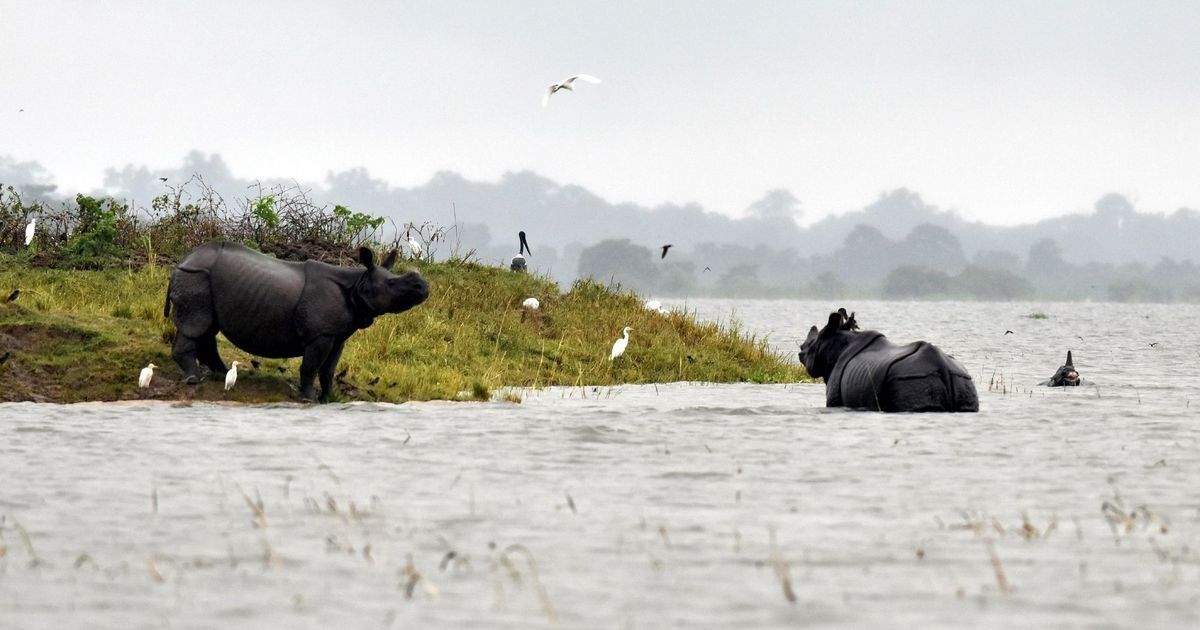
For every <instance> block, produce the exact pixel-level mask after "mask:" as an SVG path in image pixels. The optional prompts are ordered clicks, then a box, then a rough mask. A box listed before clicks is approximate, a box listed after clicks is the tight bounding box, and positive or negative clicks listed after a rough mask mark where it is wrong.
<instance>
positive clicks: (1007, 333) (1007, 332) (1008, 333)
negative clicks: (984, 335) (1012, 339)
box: [1004, 330, 1013, 335]
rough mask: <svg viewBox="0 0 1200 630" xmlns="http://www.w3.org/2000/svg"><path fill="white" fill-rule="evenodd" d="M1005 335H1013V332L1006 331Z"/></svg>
mask: <svg viewBox="0 0 1200 630" xmlns="http://www.w3.org/2000/svg"><path fill="white" fill-rule="evenodd" d="M1004 334H1006V335H1011V334H1013V331H1011V330H1006V331H1004Z"/></svg>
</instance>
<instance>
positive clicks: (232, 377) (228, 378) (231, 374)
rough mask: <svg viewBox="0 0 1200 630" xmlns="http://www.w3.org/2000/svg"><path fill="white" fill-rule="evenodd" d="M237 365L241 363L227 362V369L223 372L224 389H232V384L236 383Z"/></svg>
mask: <svg viewBox="0 0 1200 630" xmlns="http://www.w3.org/2000/svg"><path fill="white" fill-rule="evenodd" d="M239 365H241V363H238V362H237V361H234V362H233V363H230V364H229V371H228V372H226V373H225V391H229V390H231V389H233V386H234V384H235V383H237V366H239Z"/></svg>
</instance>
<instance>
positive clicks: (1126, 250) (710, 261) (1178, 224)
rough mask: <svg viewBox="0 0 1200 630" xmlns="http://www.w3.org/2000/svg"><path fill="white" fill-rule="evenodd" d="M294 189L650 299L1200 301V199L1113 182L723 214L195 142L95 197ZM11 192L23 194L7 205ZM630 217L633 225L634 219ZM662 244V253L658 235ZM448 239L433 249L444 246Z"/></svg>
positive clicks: (129, 209)
mask: <svg viewBox="0 0 1200 630" xmlns="http://www.w3.org/2000/svg"><path fill="white" fill-rule="evenodd" d="M0 184H3V185H4V186H5V187H6V188H8V187H11V188H12V190H11V191H10V194H9V196H8V197H6V199H7V200H8V201H6V203H4V204H3V207H0V214H4V213H7V214H15V213H20V214H22V215H29V214H31V213H34V214H36V212H37V211H38V209H39V208H46V209H52V208H55V207H59V206H62V205H63V204H67V203H73V202H75V200H76V197H75V195H74V194H73V193H72V194H68V193H67V192H65V191H61V190H59V189H58V187H57V186H56V185H55V184H54V177H53V174H52V173H49V172H47V171H46V169H44V168H43V167H42V166H41V165H39V164H38V163H36V162H18V161H15V160H14V159H12V158H11V157H2V156H0ZM282 190H288V191H293V192H294V193H296V194H300V195H303V196H304V197H306V198H308V199H311V200H312V201H313V202H314V203H318V204H326V205H328V206H335V205H336V206H338V207H340V208H342V209H347V208H348V209H349V210H351V211H353V212H354V213H355V215H356V216H359V217H367V218H377V219H386V220H387V223H386V224H384V223H383V222H382V221H375V222H374V223H372V222H369V221H368V222H367V224H368V225H371V226H373V227H377V228H378V229H380V230H384V231H386V230H391V231H393V232H394V231H396V230H399V229H402V228H403V226H414V225H426V226H433V228H434V229H439V230H443V231H444V232H445V233H446V234H448V235H449V236H450V238H451V239H452V240H453V241H454V242H453V244H452V246H453V248H454V251H455V252H459V253H462V252H472V253H473V255H474V256H475V258H477V259H478V260H479V261H481V262H484V263H488V264H496V265H506V264H507V262H508V260H509V258H510V257H512V256H513V255H514V254H516V253H517V249H518V243H517V232H518V231H520V230H523V231H525V232H527V233H528V235H529V242H530V246H531V248H532V254H531V255H530V256H529V266H530V268H531V270H532V271H534V272H537V273H540V274H543V275H545V276H548V277H550V278H552V279H554V280H557V281H559V282H562V283H570V282H572V281H574V280H575V279H577V278H586V277H591V278H593V279H595V280H597V281H601V282H605V283H613V284H619V285H621V286H623V287H626V288H631V289H634V290H636V291H638V292H640V293H643V294H648V295H649V294H652V295H661V296H679V297H684V296H697V297H698V296H719V297H780V298H784V297H807V298H886V299H901V300H903V299H978V300H1026V299H1046V300H1093V301H1116V302H1138V301H1145V302H1175V301H1180V302H1197V301H1200V268H1198V267H1197V264H1196V261H1194V260H1193V252H1194V251H1195V247H1194V246H1193V243H1195V242H1197V241H1200V211H1197V210H1195V209H1190V208H1178V209H1172V210H1171V211H1169V212H1168V211H1165V210H1166V209H1161V208H1154V209H1141V210H1142V211H1139V209H1138V208H1135V207H1134V204H1133V203H1132V202H1131V201H1130V200H1129V199H1128V198H1126V197H1125V196H1122V195H1121V194H1117V193H1111V194H1107V195H1105V196H1103V197H1102V198H1100V199H1099V200H1097V201H1096V202H1095V204H1094V207H1093V209H1092V211H1091V212H1087V213H1074V214H1072V213H1064V214H1061V215H1060V216H1057V217H1054V218H1049V219H1044V220H1041V221H1039V222H1037V223H1032V224H1026V225H1018V226H1011V227H1005V226H994V225H987V224H983V223H979V222H972V221H968V220H965V219H963V218H962V217H960V216H958V215H957V214H956V213H955V212H954V211H952V210H945V209H941V208H938V207H937V206H935V205H933V204H931V203H928V202H926V201H925V200H923V199H922V198H921V196H920V194H919V193H918V192H916V191H911V190H906V189H897V190H892V191H887V192H882V193H879V194H878V197H877V198H876V199H875V200H874V201H873V202H871V203H870V204H868V205H866V206H865V207H863V208H861V209H858V210H853V211H850V212H845V213H843V214H837V215H832V216H829V217H827V218H825V219H822V220H820V221H817V222H815V223H812V224H811V225H807V226H802V224H803V222H804V217H805V212H804V204H803V200H801V199H797V198H796V197H795V196H794V195H793V194H792V193H790V192H789V191H787V190H784V189H777V190H771V191H768V192H766V193H765V194H764V195H763V197H762V198H761V199H759V200H758V201H756V202H755V203H753V204H751V205H750V206H749V207H748V208H746V209H745V210H744V212H741V213H740V215H739V216H738V217H736V218H733V217H730V216H727V215H726V214H722V213H719V212H715V211H710V210H707V209H705V208H703V207H701V206H699V205H697V204H694V203H683V204H674V203H672V204H664V205H660V206H657V207H644V206H640V205H636V204H632V203H613V202H610V201H608V200H605V199H603V198H601V197H599V196H597V195H595V194H593V193H591V192H589V191H588V190H587V189H585V188H583V187H580V186H577V185H572V184H562V183H558V182H555V181H552V180H550V179H547V178H545V177H542V176H540V175H538V174H537V173H534V172H529V171H522V172H510V173H507V174H505V175H504V176H503V177H501V178H500V179H499V181H495V182H484V181H472V180H470V179H467V178H465V177H463V176H461V175H459V174H457V173H454V172H448V171H444V172H439V173H437V174H435V175H434V176H433V177H432V178H430V180H429V181H427V182H426V183H424V184H421V185H417V186H413V187H410V188H404V187H399V186H394V185H392V184H390V183H389V182H387V181H384V180H381V179H377V178H373V177H372V176H371V175H370V174H369V173H368V172H367V170H366V169H363V168H357V169H351V170H347V171H342V172H331V173H329V174H328V175H327V176H326V178H325V180H324V181H322V182H296V181H292V180H286V179H261V180H259V179H244V178H241V177H239V176H237V175H235V174H234V173H233V172H232V171H231V169H230V168H229V167H228V166H227V164H226V163H225V161H224V160H223V159H222V157H221V156H220V155H217V154H212V155H208V154H203V153H200V152H192V153H191V154H189V155H187V156H186V157H185V158H184V160H183V161H182V164H181V165H180V166H178V167H171V168H150V167H147V166H133V165H127V166H124V167H122V168H110V169H108V170H107V172H106V173H105V177H104V187H103V189H102V190H97V191H89V192H87V193H86V194H87V195H88V196H89V198H90V199H105V198H108V199H112V200H114V202H116V203H114V204H111V207H116V208H119V211H120V212H124V213H130V214H133V215H136V214H138V213H146V212H149V210H148V208H150V207H151V206H152V200H154V199H155V198H157V197H160V196H162V195H164V194H165V193H166V192H167V191H171V192H172V193H174V194H175V195H176V196H177V197H182V198H184V199H185V200H187V199H188V198H189V197H194V198H195V199H194V201H195V202H196V203H199V202H201V201H202V200H204V199H210V200H211V199H213V198H216V199H222V200H224V203H231V202H233V201H234V200H242V201H241V202H242V203H243V205H246V206H250V205H252V204H253V203H254V201H255V198H256V197H258V196H262V195H264V194H266V193H265V192H264V191H282ZM13 199H19V200H20V203H19V204H17V205H14V204H13V203H12V200H13ZM2 218H3V219H5V220H4V221H2V222H0V225H4V226H6V228H9V229H6V230H5V231H6V233H3V234H0V246H3V248H4V249H6V250H7V249H16V248H17V246H18V245H19V244H20V240H21V235H20V234H19V230H20V229H21V228H23V227H24V225H25V216H4V217H2ZM634 226H636V227H634ZM666 244H670V245H672V247H671V248H670V250H669V252H668V253H667V254H666V255H665V256H663V255H662V246H663V245H666ZM450 253H451V251H450V247H445V248H442V249H441V251H440V254H441V255H449V254H450Z"/></svg>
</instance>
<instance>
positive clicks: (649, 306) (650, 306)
mask: <svg viewBox="0 0 1200 630" xmlns="http://www.w3.org/2000/svg"><path fill="white" fill-rule="evenodd" d="M645 306H646V310H648V311H657V310H658V309H660V308H662V302H659V301H658V300H650V301H649V302H646V304H645Z"/></svg>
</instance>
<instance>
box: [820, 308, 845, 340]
mask: <svg viewBox="0 0 1200 630" xmlns="http://www.w3.org/2000/svg"><path fill="white" fill-rule="evenodd" d="M841 327H842V314H841V313H838V312H833V313H830V314H829V321H828V322H826V323H825V327H824V328H822V329H821V334H822V335H832V334H833V333H835V332H837V331H838V330H839V329H841Z"/></svg>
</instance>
